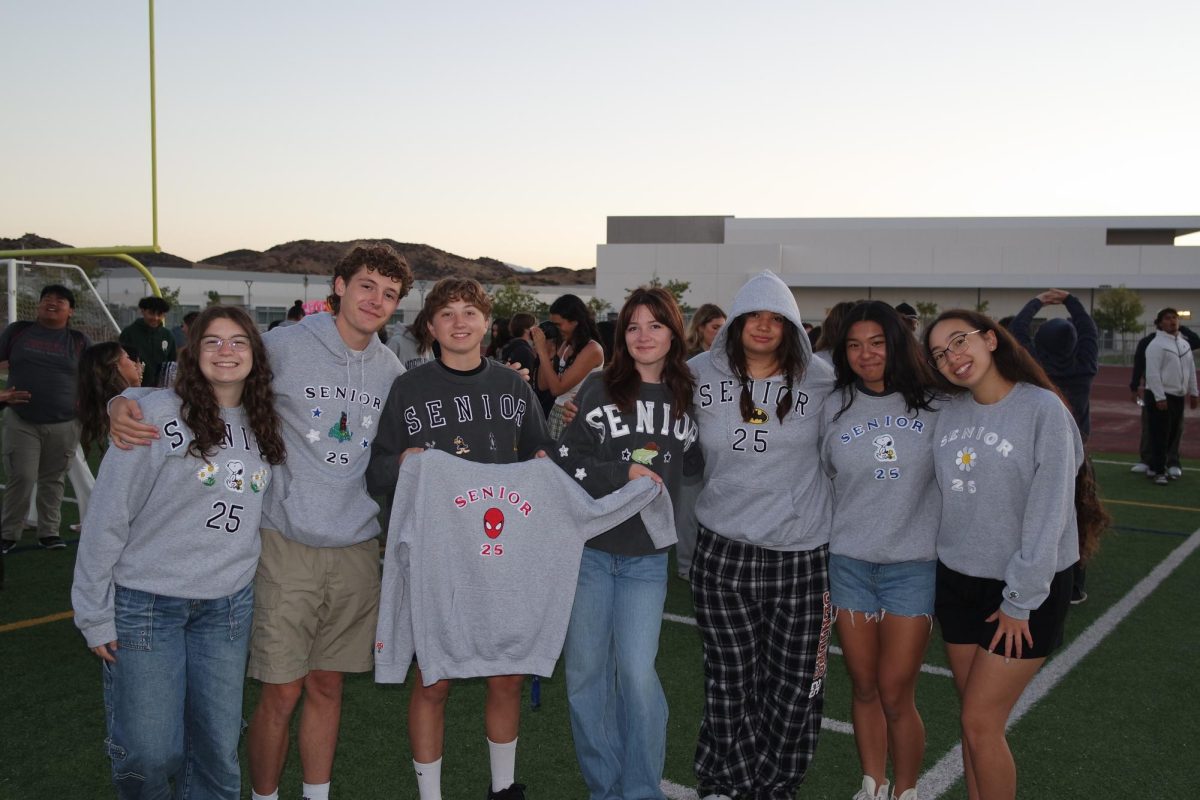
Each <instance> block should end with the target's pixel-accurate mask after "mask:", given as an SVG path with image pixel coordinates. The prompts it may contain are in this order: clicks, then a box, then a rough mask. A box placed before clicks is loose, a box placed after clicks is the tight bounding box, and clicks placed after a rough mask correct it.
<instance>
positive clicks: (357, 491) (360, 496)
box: [282, 478, 379, 546]
mask: <svg viewBox="0 0 1200 800" xmlns="http://www.w3.org/2000/svg"><path fill="white" fill-rule="evenodd" d="M282 507H283V513H284V516H285V517H286V518H287V534H288V538H289V539H295V540H296V541H300V542H302V543H304V544H308V545H318V546H320V545H331V544H338V543H341V544H353V543H355V542H359V541H362V540H364V539H368V538H370V537H371V536H374V535H376V534H378V533H379V528H378V524H377V521H376V517H377V516H378V514H379V504H378V503H376V502H375V501H374V500H372V499H371V497H370V496H369V495H368V494H367V492H366V488H365V487H364V486H363V481H362V478H356V479H355V480H352V481H346V482H344V483H318V482H316V481H298V480H294V479H293V480H292V482H291V485H290V486H288V493H287V496H286V497H284V498H283V503H282Z"/></svg>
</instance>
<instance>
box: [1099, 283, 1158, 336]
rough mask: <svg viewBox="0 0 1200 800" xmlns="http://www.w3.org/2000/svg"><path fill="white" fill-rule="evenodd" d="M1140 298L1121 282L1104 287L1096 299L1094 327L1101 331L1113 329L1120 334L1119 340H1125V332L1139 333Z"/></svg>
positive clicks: (1141, 310)
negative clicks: (1118, 284) (1107, 287)
mask: <svg viewBox="0 0 1200 800" xmlns="http://www.w3.org/2000/svg"><path fill="white" fill-rule="evenodd" d="M1143 311H1145V307H1144V306H1143V305H1142V298H1141V297H1139V296H1138V293H1137V292H1135V291H1133V290H1132V289H1126V288H1125V284H1121V285H1120V286H1118V287H1117V288H1115V289H1105V290H1104V291H1102V292H1101V293H1100V297H1099V299H1097V300H1096V308H1095V310H1094V312H1093V313H1092V318H1093V319H1095V320H1096V327H1098V328H1100V330H1103V331H1113V332H1115V333H1119V334H1121V342H1122V343H1124V341H1125V334H1127V333H1141V331H1142V322H1141V317H1142V312H1143Z"/></svg>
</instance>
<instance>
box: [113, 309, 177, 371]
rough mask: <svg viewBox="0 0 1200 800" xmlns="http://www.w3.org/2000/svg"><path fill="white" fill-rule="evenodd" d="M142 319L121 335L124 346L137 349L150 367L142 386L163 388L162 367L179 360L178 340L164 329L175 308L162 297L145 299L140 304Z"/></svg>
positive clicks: (135, 321) (143, 361)
mask: <svg viewBox="0 0 1200 800" xmlns="http://www.w3.org/2000/svg"><path fill="white" fill-rule="evenodd" d="M138 310H139V311H141V312H142V318H141V319H135V320H134V321H133V322H132V323H130V324H129V325H128V326H127V327H126V328H125V330H123V331H121V344H122V345H124V346H125V347H127V348H135V349H136V350H137V353H138V357H139V358H141V360H142V363H143V364H145V365H146V371H145V372H144V373H142V386H159V385H161V378H162V376H161V374H160V373H161V369H162V365H163V364H166V363H168V362H171V361H174V360H175V337H174V336H172V335H171V331H169V330H168V329H167V327H166V326H165V325H163V320H165V319H166V317H167V312H168V311H170V310H171V304H170V303H168V302H167V301H166V300H164V299H162V298H161V297H153V296H151V297H143V298H142V299H141V300H139V301H138Z"/></svg>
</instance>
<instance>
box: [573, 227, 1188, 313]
mask: <svg viewBox="0 0 1200 800" xmlns="http://www.w3.org/2000/svg"><path fill="white" fill-rule="evenodd" d="M1196 231H1200V216H1197V217H976V218H892V219H801V218H797V219H739V218H737V217H733V216H705V217H682V216H681V217H609V218H608V236H607V241H606V242H605V243H604V244H601V245H599V246H598V247H597V254H596V295H597V296H598V297H601V298H603V299H605V300H607V301H608V302H610V303H612V304H613V306H614V307H620V305H621V303H622V301H623V299H624V297H625V294H626V291H627V289H629V288H631V287H633V286H637V285H639V284H641V283H644V282H645V281H646V280H647V279H649V278H650V277H652V276H657V277H658V278H659V279H660V280H661V281H663V282H664V283H665V282H667V281H668V280H671V279H678V280H685V281H688V282H690V284H691V287H690V289H689V291H688V293H687V294H686V295H685V297H684V299H685V301H686V302H687V303H688V304H690V305H692V306H699V305H700V304H701V303H706V302H715V303H717V304H718V305H720V306H721V307H722V308H725V309H726V310H728V307H729V304H730V302H731V301H732V300H733V296H734V294H735V293H736V292H737V290H738V287H740V286H741V285H742V284H743V283H745V281H746V280H747V279H748V278H750V277H751V276H752V275H755V274H756V273H758V272H760V271H762V270H764V269H769V270H772V271H774V272H775V273H777V274H778V275H779V276H780V277H781V278H782V279H783V280H784V281H785V282H786V283H787V284H788V286H790V287H792V290H793V292H794V293H795V295H796V301H797V303H798V304H799V306H800V314H801V317H802V318H803V319H804V320H806V321H810V322H812V323H814V324H819V323H820V321H821V320H822V319H823V318H824V316H825V313H826V311H827V310H828V309H829V308H830V307H831V306H833V305H834V304H835V303H837V302H840V301H842V300H856V299H877V300H884V301H886V302H889V303H892V304H893V305H895V304H898V303H901V302H907V303H909V304H910V305H912V306H914V307H915V306H916V305H917V303H918V302H925V303H936V304H937V306H938V308H939V310H946V309H950V308H964V307H965V308H976V307H977V306H980V305H982V304H983V303H987V306H986V310H987V313H989V314H991V315H992V316H995V317H1001V316H1005V315H1009V314H1015V313H1016V312H1017V311H1018V310H1020V308H1021V306H1022V305H1024V304H1025V302H1026V301H1027V300H1029V299H1030V298H1031V297H1033V296H1034V295H1036V294H1038V293H1040V292H1042V291H1044V290H1046V289H1048V288H1059V289H1065V290H1068V291H1070V292H1071V293H1073V294H1074V295H1075V296H1077V297H1079V298H1080V299H1081V300H1082V301H1083V303H1084V305H1085V306H1087V307H1089V308H1091V307H1092V304H1093V303H1094V301H1095V297H1096V295H1097V294H1099V292H1100V291H1102V290H1103V289H1106V288H1109V287H1115V286H1119V285H1124V286H1125V287H1127V288H1129V289H1134V290H1136V291H1137V292H1138V294H1139V295H1140V296H1141V299H1142V303H1143V304H1144V306H1145V315H1144V321H1146V322H1147V323H1150V322H1151V321H1152V320H1153V318H1154V313H1155V311H1156V310H1157V309H1159V308H1161V307H1163V306H1172V307H1174V308H1177V309H1179V310H1180V311H1181V312H1183V311H1191V312H1192V317H1191V318H1192V319H1195V316H1196V315H1197V314H1200V247H1189V246H1186V245H1182V244H1179V243H1177V240H1178V239H1179V238H1180V237H1183V236H1186V235H1188V234H1192V233H1195V232H1196ZM1048 313H1049V314H1054V313H1055V312H1054V311H1053V310H1050V311H1049V312H1048Z"/></svg>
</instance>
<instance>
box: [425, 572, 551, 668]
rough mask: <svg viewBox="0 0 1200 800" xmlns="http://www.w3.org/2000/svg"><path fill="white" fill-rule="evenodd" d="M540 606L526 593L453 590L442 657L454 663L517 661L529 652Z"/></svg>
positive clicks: (538, 626) (537, 599)
mask: <svg viewBox="0 0 1200 800" xmlns="http://www.w3.org/2000/svg"><path fill="white" fill-rule="evenodd" d="M543 608H544V604H543V603H542V598H541V597H540V596H537V595H536V594H535V593H533V592H530V591H529V590H521V591H512V590H507V591H505V590H499V591H498V590H496V589H489V588H483V587H477V586H461V587H458V588H456V589H455V590H454V599H453V600H452V601H451V607H450V620H449V622H450V625H449V626H448V628H447V630H446V632H445V634H446V655H448V656H450V657H451V658H452V659H454V660H455V661H468V660H471V659H476V658H483V659H487V660H489V661H491V660H495V659H496V658H498V657H500V656H510V657H515V658H521V657H524V656H526V655H528V654H529V652H530V651H531V650H532V649H533V643H534V640H535V639H536V638H537V634H538V631H539V630H540V629H541V627H542V625H541V617H542V613H543V611H542V609H543Z"/></svg>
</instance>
